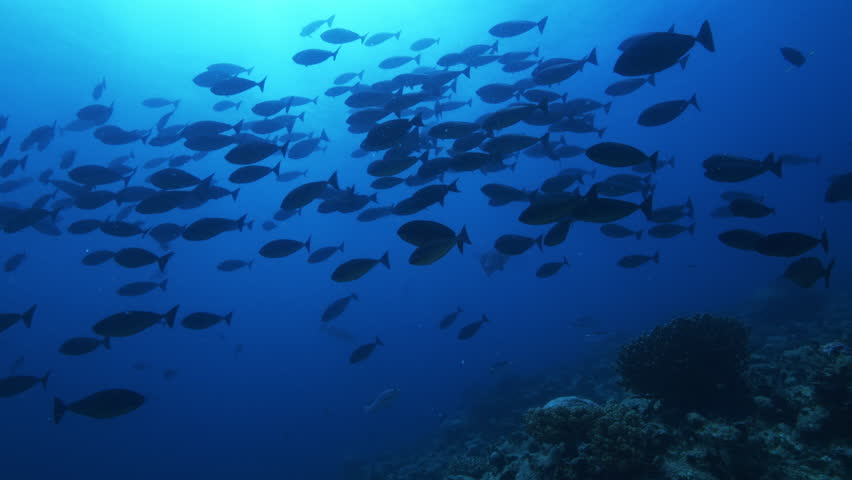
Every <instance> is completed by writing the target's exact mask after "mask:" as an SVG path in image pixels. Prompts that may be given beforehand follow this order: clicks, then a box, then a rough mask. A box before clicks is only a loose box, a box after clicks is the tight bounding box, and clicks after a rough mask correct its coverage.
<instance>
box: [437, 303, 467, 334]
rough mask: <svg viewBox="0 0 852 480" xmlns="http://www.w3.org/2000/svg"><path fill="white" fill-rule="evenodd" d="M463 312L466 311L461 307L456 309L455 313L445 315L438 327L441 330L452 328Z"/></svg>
mask: <svg viewBox="0 0 852 480" xmlns="http://www.w3.org/2000/svg"><path fill="white" fill-rule="evenodd" d="M463 311H464V310H462V307H461V305H459V306H458V307H456V311H455V312H451V313H448V314H446V315H444V318H442V319H441V323H439V324H438V326H439V327H440V328H441V329H444V328H449V327H451V326H452V325H453V323H455V322H456V319H457V318H458V316H459V314H460V313H462V312H463Z"/></svg>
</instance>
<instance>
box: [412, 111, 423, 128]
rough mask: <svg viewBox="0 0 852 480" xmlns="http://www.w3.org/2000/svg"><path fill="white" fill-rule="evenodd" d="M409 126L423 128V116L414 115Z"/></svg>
mask: <svg viewBox="0 0 852 480" xmlns="http://www.w3.org/2000/svg"><path fill="white" fill-rule="evenodd" d="M411 124H412V125H416V126H418V127H422V126H423V114H421V113H418V114H417V115H415V116H414V118H412V119H411Z"/></svg>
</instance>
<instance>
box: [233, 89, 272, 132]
mask: <svg viewBox="0 0 852 480" xmlns="http://www.w3.org/2000/svg"><path fill="white" fill-rule="evenodd" d="M266 78H267V77H263V80H261V81H259V82H257V88H259V89H260V91H261V92H262V91H263V89H264V88H266ZM240 123H242V122H240ZM237 133H239V132H237Z"/></svg>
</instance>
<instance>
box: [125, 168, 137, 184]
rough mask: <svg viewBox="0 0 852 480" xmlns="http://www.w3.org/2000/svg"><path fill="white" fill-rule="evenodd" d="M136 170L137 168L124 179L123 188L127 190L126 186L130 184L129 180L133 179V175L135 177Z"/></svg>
mask: <svg viewBox="0 0 852 480" xmlns="http://www.w3.org/2000/svg"><path fill="white" fill-rule="evenodd" d="M136 170H138V167H137V168H134V169H133V171H132V172H130V174H129V175H127V176H126V177H124V188H127V184H128V183H130V179H131V178H133V175H136Z"/></svg>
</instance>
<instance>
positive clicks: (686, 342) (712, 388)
mask: <svg viewBox="0 0 852 480" xmlns="http://www.w3.org/2000/svg"><path fill="white" fill-rule="evenodd" d="M747 343H748V331H747V329H746V327H745V326H744V325H743V324H742V323H741V322H739V321H738V320H734V319H730V318H723V317H716V316H712V315H697V316H693V317H683V318H677V319H675V320H672V321H671V322H669V323H666V324H664V325H660V326H658V327H656V328H654V330H653V331H651V332H650V333H648V334H645V335H642V336H641V337H639V338H638V339H636V340H634V341H633V342H631V343H629V344H627V345H625V346H624V347H622V349H621V351H620V352H619V354H618V360H617V363H616V370H617V372H618V374H619V375H620V376H621V380H622V385H623V386H624V387H625V388H627V389H628V390H630V391H632V392H634V393H636V394H638V395H642V396H648V397H651V398H658V399H661V400H662V401H663V402H664V403H665V404H666V405H667V406H669V407H674V408H679V409H685V410H693V409H695V410H706V409H711V408H712V409H718V408H720V407H722V408H728V407H731V406H733V405H731V403H732V402H735V401H737V400H739V398H738V397H740V396H741V395H742V394H743V393H744V392H743V389H742V386H743V385H742V379H741V374H742V373H743V371H744V366H745V362H746V359H747V357H748V352H747Z"/></svg>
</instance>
